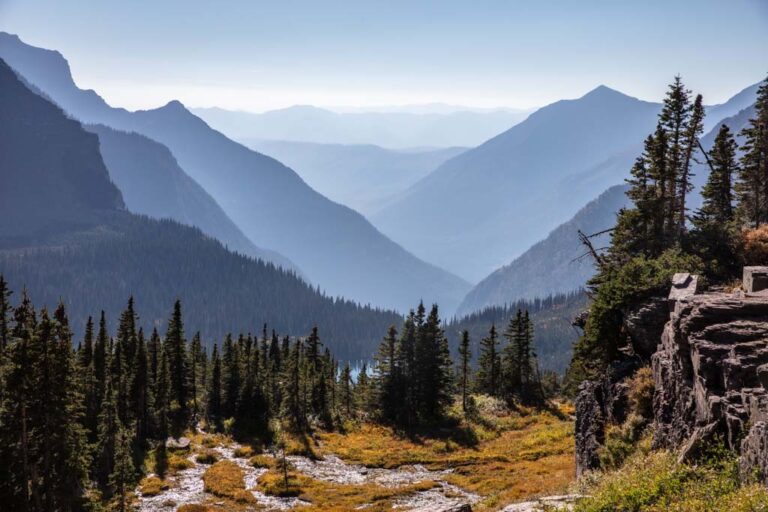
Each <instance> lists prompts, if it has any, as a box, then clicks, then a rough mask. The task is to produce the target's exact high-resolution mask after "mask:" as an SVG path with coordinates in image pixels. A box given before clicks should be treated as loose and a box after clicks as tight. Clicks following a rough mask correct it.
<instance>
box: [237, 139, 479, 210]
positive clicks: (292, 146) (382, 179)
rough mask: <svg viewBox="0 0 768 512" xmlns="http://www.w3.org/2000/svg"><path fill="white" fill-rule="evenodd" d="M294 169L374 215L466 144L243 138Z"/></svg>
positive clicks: (341, 199)
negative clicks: (392, 145)
mask: <svg viewBox="0 0 768 512" xmlns="http://www.w3.org/2000/svg"><path fill="white" fill-rule="evenodd" d="M242 142H243V144H245V145H246V146H248V147H250V148H252V149H254V150H256V151H259V152H260V153H264V154H265V155H269V156H271V157H274V158H275V159H277V160H279V161H281V162H283V163H284V164H286V165H288V166H289V167H290V168H291V169H293V170H295V171H296V172H297V173H298V174H299V176H301V177H302V179H304V181H306V182H307V183H308V184H309V186H311V187H312V188H313V189H315V190H317V191H318V192H320V193H321V194H323V195H324V196H326V197H328V198H329V199H332V200H333V201H336V202H339V203H341V204H344V205H346V206H349V207H350V208H353V209H355V210H357V211H359V212H360V213H362V214H363V215H370V214H371V213H374V212H376V211H378V210H380V209H381V208H382V207H383V206H385V205H386V204H388V202H389V201H391V200H392V198H393V197H395V196H396V195H397V194H399V193H401V192H403V191H404V190H406V189H407V188H408V187H410V186H411V185H413V184H414V183H416V182H417V181H419V180H420V179H421V178H423V177H424V176H426V175H427V174H429V173H430V172H432V171H433V170H435V169H436V168H437V167H438V166H439V165H440V164H442V163H443V162H445V161H446V160H448V159H449V158H451V157H454V156H456V155H458V154H460V153H462V152H463V151H466V148H445V149H424V150H409V151H405V150H400V151H396V150H391V149H385V148H382V147H379V146H374V145H370V144H367V145H343V144H315V143H311V142H290V141H273V140H260V139H243V140H242Z"/></svg>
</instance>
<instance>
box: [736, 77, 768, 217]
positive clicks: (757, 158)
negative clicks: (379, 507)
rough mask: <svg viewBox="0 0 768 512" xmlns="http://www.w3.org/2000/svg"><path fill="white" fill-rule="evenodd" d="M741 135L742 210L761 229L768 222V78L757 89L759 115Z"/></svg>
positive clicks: (739, 191) (740, 191)
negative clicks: (742, 142) (742, 140)
mask: <svg viewBox="0 0 768 512" xmlns="http://www.w3.org/2000/svg"><path fill="white" fill-rule="evenodd" d="M741 135H742V137H744V144H743V145H742V147H741V149H742V156H741V170H740V173H739V184H738V196H739V212H740V215H741V217H742V219H743V221H744V222H745V223H749V224H751V225H752V226H753V227H755V228H757V227H759V226H760V225H761V224H763V223H765V222H768V78H766V79H765V81H763V83H762V84H761V85H760V87H759V88H758V90H757V101H756V102H755V116H754V117H753V118H751V119H750V120H749V125H748V126H747V127H746V128H744V129H743V130H742V132H741Z"/></svg>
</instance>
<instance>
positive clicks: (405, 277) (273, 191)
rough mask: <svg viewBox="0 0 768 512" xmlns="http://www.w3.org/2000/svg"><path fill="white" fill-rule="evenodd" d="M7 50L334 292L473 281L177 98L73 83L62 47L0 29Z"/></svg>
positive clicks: (441, 289)
mask: <svg viewBox="0 0 768 512" xmlns="http://www.w3.org/2000/svg"><path fill="white" fill-rule="evenodd" d="M0 57H2V58H4V59H6V60H7V61H8V63H9V64H10V65H11V66H12V67H13V68H14V69H15V70H16V71H17V72H18V73H19V74H20V75H21V76H23V77H24V79H25V80H27V81H28V82H30V83H32V84H34V85H35V86H36V87H38V88H39V89H40V90H42V91H43V92H44V93H45V94H46V95H47V96H48V97H50V98H51V99H52V100H53V101H55V102H56V103H57V104H58V105H59V106H61V107H62V108H63V109H64V110H65V111H66V112H68V113H69V114H70V115H72V116H74V117H75V118H77V119H79V120H81V121H83V122H85V123H89V124H91V123H93V124H104V125H107V126H110V127H112V128H114V129H118V130H122V131H127V132H137V133H139V134H142V135H144V136H146V137H149V138H150V139H153V140H155V141H157V142H159V143H161V144H163V145H165V146H166V147H167V148H168V149H169V150H170V151H171V153H172V155H173V157H174V158H175V159H176V161H177V162H178V164H179V166H180V167H181V168H182V169H183V170H184V171H185V172H186V173H187V174H188V175H189V176H190V177H191V178H192V179H194V181H195V182H197V183H198V184H199V185H200V186H202V187H203V188H204V189H205V190H206V191H207V192H208V193H209V194H210V195H211V197H213V198H214V199H215V200H216V202H217V203H218V204H219V205H220V206H221V208H222V209H223V211H224V212H225V213H226V214H227V216H228V217H229V218H230V219H232V221H234V223H235V224H236V225H237V226H238V227H239V228H240V229H241V230H242V232H243V233H244V234H245V235H246V236H247V237H248V238H249V239H250V240H251V241H252V242H253V243H254V244H256V245H257V246H258V247H264V248H268V249H270V250H274V251H277V252H279V253H280V254H283V255H285V256H286V257H288V258H290V260H291V261H293V262H295V263H296V265H298V267H299V268H300V269H301V271H302V272H304V273H305V274H306V275H307V277H308V278H309V279H310V280H312V282H314V283H318V284H319V285H320V286H321V287H322V289H324V290H325V291H326V292H327V293H329V294H331V295H337V296H344V297H346V298H348V299H351V300H355V301H358V302H361V303H371V304H375V305H377V306H382V307H388V308H396V309H399V310H401V311H404V310H406V308H408V307H411V306H412V305H413V304H415V303H417V302H418V301H419V300H420V299H423V300H424V301H426V302H438V303H439V304H441V306H443V307H444V308H445V310H447V311H449V312H450V311H452V310H453V308H455V307H456V305H458V302H459V301H460V300H461V298H462V297H463V295H464V294H465V293H466V291H467V290H468V289H469V285H468V283H467V282H466V281H464V280H462V279H460V278H458V277H456V276H454V275H452V274H450V273H448V272H446V271H444V270H442V269H440V268H438V267H436V266H434V265H431V264H428V263H425V262H424V261H421V260H419V259H418V258H416V257H415V256H413V255H412V254H410V253H409V252H407V251H405V250H404V249H403V248H402V247H400V246H399V245H397V244H396V243H394V242H392V241H391V240H389V239H388V238H387V237H386V236H384V235H382V234H381V233H380V232H379V231H377V230H376V229H375V228H374V227H373V226H372V225H371V224H370V223H369V222H368V221H367V220H366V219H365V218H363V217H362V216H361V215H360V214H358V213H357V212H355V211H353V210H351V209H349V208H347V207H345V206H342V205H339V204H336V203H334V202H333V201H330V200H329V199H327V198H325V197H324V196H322V195H321V194H319V193H317V192H316V191H314V190H313V189H312V188H310V187H309V186H308V185H307V184H306V183H305V182H304V181H303V180H302V179H301V178H300V177H299V176H298V175H297V174H296V173H295V172H293V171H292V170H291V169H290V168H288V167H286V166H285V165H283V164H281V163H280V162H278V161H276V160H274V159H272V158H270V157H267V156H265V155H262V154H260V153H257V152H255V151H252V150H250V149H248V148H246V147H245V146H243V145H241V144H238V143H236V142H234V141H232V140H230V139H228V138H227V137H225V136H224V135H223V134H221V133H219V132H217V131H216V130H214V129H212V128H210V127H209V126H208V125H207V124H206V123H205V122H204V121H202V120H201V119H200V118H198V117H196V116H195V115H194V114H192V113H191V112H189V111H188V110H187V109H186V108H185V107H184V106H183V105H182V104H181V103H179V102H178V101H171V102H169V103H168V104H167V105H165V106H163V107H161V108H157V109H154V110H146V111H137V112H129V111H127V110H124V109H119V108H113V107H111V106H109V105H108V104H107V103H106V102H105V101H104V100H103V99H102V98H100V97H99V96H98V95H97V94H96V93H95V92H93V91H83V90H81V89H79V88H78V87H77V86H76V85H75V83H74V81H73V80H72V76H71V73H70V71H69V66H68V64H67V62H66V60H64V58H63V57H62V56H61V54H59V53H58V52H54V51H50V50H43V49H40V48H35V47H32V46H29V45H26V44H24V43H23V42H21V41H20V40H19V39H18V37H16V36H12V35H9V34H0Z"/></svg>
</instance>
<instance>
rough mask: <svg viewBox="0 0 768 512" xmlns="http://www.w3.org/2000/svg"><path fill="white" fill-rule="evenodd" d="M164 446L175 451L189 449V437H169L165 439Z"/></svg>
mask: <svg viewBox="0 0 768 512" xmlns="http://www.w3.org/2000/svg"><path fill="white" fill-rule="evenodd" d="M165 447H166V448H168V449H169V450H175V451H183V450H189V438H187V437H180V438H178V439H174V438H173V437H169V438H168V439H166V440H165Z"/></svg>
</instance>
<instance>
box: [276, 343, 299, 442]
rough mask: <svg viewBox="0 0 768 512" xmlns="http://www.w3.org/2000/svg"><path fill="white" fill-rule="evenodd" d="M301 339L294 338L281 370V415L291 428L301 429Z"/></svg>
mask: <svg viewBox="0 0 768 512" xmlns="http://www.w3.org/2000/svg"><path fill="white" fill-rule="evenodd" d="M301 352H302V349H301V340H296V343H294V345H293V348H292V349H291V351H290V353H289V356H288V358H287V359H286V360H285V365H284V370H283V377H282V382H283V390H282V396H283V403H282V406H281V416H282V417H283V418H285V419H286V421H287V422H288V425H289V426H290V428H291V429H293V430H297V431H298V430H302V429H303V428H304V426H305V417H304V414H303V409H302V403H301V382H300V381H301V366H302V361H301Z"/></svg>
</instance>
